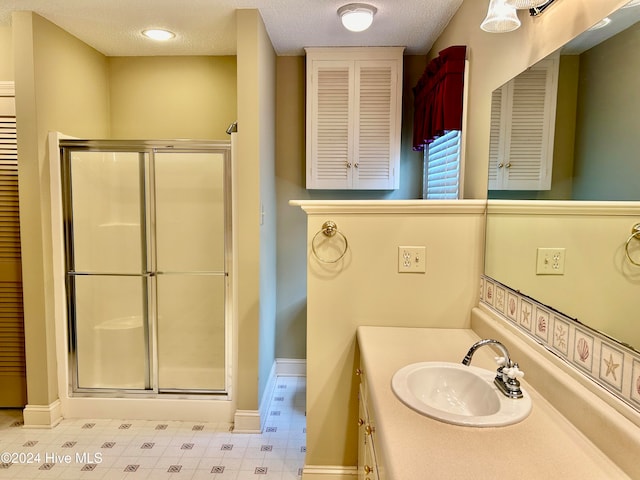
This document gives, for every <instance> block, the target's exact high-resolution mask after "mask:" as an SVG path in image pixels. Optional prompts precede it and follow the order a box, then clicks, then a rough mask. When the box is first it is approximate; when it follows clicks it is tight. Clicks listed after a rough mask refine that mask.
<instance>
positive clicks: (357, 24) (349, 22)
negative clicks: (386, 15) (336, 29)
mask: <svg viewBox="0 0 640 480" xmlns="http://www.w3.org/2000/svg"><path fill="white" fill-rule="evenodd" d="M377 11H378V9H377V8H376V7H374V6H373V5H369V4H367V3H349V4H347V5H343V6H342V7H340V8H339V9H338V16H339V17H340V20H341V21H342V25H343V26H344V28H346V29H347V30H349V31H351V32H363V31H365V30H366V29H367V28H369V27H370V26H371V24H372V23H373V16H374V15H375V14H376V12H377Z"/></svg>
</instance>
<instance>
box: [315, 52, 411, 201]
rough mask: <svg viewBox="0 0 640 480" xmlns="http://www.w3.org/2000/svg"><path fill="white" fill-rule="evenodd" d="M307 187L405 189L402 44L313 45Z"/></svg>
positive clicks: (328, 188)
mask: <svg viewBox="0 0 640 480" xmlns="http://www.w3.org/2000/svg"><path fill="white" fill-rule="evenodd" d="M306 50H307V117H306V119H307V130H306V132H307V188H308V189H327V190H330V189H336V190H337V189H360V190H392V189H397V188H400V185H399V171H400V126H401V125H400V122H401V117H402V111H401V110H402V81H401V78H402V51H403V49H402V48H400V47H380V48H378V47H370V48H350V47H337V48H308V49H306Z"/></svg>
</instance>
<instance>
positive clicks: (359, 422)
mask: <svg viewBox="0 0 640 480" xmlns="http://www.w3.org/2000/svg"><path fill="white" fill-rule="evenodd" d="M362 425H364V420H363V419H361V418H359V419H358V426H359V427H361V426H362Z"/></svg>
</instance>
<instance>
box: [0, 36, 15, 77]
mask: <svg viewBox="0 0 640 480" xmlns="http://www.w3.org/2000/svg"><path fill="white" fill-rule="evenodd" d="M11 37H12V30H11V27H0V81H3V82H6V81H11V80H13V40H12V38H11Z"/></svg>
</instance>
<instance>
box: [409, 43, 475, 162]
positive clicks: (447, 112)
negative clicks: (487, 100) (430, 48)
mask: <svg viewBox="0 0 640 480" xmlns="http://www.w3.org/2000/svg"><path fill="white" fill-rule="evenodd" d="M466 52H467V47H466V46H464V45H456V46H453V47H449V48H446V49H444V50H442V51H441V52H439V53H438V57H437V58H434V59H433V60H431V61H430V62H429V64H428V65H427V68H426V69H425V71H424V73H423V74H422V77H421V78H420V80H419V81H418V84H417V85H416V86H415V87H413V95H414V113H413V149H414V150H423V149H424V146H425V145H427V144H429V143H431V142H432V141H433V140H434V139H435V138H437V137H439V136H441V135H443V134H444V133H445V132H447V131H449V130H462V97H463V89H464V65H465V63H464V61H465V58H466Z"/></svg>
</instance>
